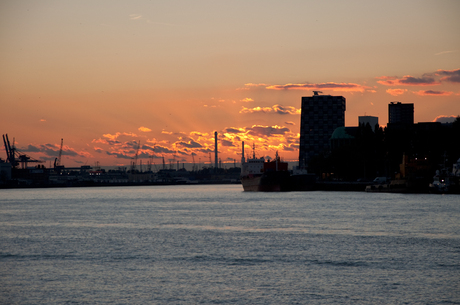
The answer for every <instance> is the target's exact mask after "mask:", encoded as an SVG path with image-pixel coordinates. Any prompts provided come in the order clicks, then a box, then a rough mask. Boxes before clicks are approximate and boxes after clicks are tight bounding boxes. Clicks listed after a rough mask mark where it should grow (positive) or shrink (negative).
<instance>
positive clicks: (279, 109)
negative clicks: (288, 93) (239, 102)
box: [240, 105, 301, 114]
mask: <svg viewBox="0 0 460 305" xmlns="http://www.w3.org/2000/svg"><path fill="white" fill-rule="evenodd" d="M268 112H274V113H278V114H300V112H301V109H296V108H295V107H292V106H282V105H273V106H272V107H254V108H246V107H243V108H242V109H241V110H240V113H268Z"/></svg>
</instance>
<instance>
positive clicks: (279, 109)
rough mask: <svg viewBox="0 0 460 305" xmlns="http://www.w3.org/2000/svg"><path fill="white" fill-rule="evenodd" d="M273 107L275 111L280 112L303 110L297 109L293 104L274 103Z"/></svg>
mask: <svg viewBox="0 0 460 305" xmlns="http://www.w3.org/2000/svg"><path fill="white" fill-rule="evenodd" d="M272 108H273V111H274V112H276V113H279V114H300V112H301V109H296V108H295V107H291V106H281V105H274V106H273V107H272Z"/></svg>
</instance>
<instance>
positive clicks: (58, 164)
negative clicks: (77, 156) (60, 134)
mask: <svg viewBox="0 0 460 305" xmlns="http://www.w3.org/2000/svg"><path fill="white" fill-rule="evenodd" d="M63 144H64V139H62V138H61V148H60V149H59V156H58V157H57V158H56V159H54V168H57V167H59V166H61V156H62V146H63Z"/></svg>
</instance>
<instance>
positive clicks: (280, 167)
mask: <svg viewBox="0 0 460 305" xmlns="http://www.w3.org/2000/svg"><path fill="white" fill-rule="evenodd" d="M240 180H241V184H242V185H243V190H244V191H245V192H288V191H308V190H313V189H314V184H315V181H316V176H315V175H310V174H306V173H301V174H299V175H291V173H290V172H289V170H288V163H287V162H282V161H281V159H280V157H279V156H278V152H276V156H275V159H274V160H272V161H267V162H266V161H265V158H264V157H261V158H256V156H255V149H254V147H253V157H252V159H248V160H247V162H246V161H245V158H244V142H243V157H242V158H241V176H240Z"/></svg>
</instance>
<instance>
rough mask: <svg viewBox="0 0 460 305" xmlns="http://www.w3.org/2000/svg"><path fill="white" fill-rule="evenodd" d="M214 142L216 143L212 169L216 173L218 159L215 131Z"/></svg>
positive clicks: (215, 134) (215, 133)
mask: <svg viewBox="0 0 460 305" xmlns="http://www.w3.org/2000/svg"><path fill="white" fill-rule="evenodd" d="M214 141H215V143H216V145H215V148H214V158H215V160H214V161H215V165H214V168H215V170H216V171H217V162H218V160H219V159H217V131H215V132H214Z"/></svg>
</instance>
